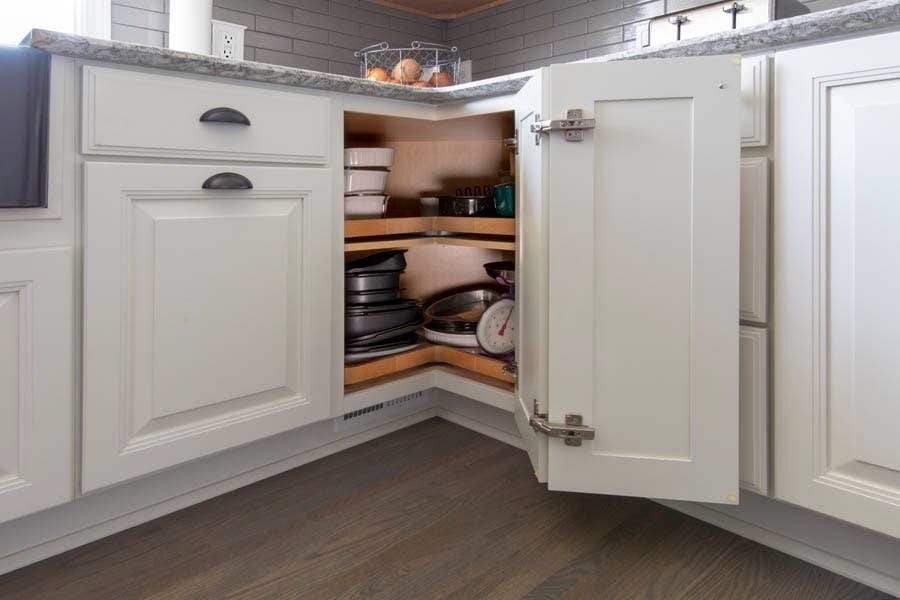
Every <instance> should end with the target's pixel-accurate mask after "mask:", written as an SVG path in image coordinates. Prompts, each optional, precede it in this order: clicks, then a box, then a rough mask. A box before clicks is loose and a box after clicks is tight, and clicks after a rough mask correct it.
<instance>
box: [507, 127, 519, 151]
mask: <svg viewBox="0 0 900 600" xmlns="http://www.w3.org/2000/svg"><path fill="white" fill-rule="evenodd" d="M503 147H504V148H506V149H507V150H512V151H513V152H515V153H516V154H519V130H518V129H516V134H515V136H514V137H511V138H505V139H504V140H503Z"/></svg>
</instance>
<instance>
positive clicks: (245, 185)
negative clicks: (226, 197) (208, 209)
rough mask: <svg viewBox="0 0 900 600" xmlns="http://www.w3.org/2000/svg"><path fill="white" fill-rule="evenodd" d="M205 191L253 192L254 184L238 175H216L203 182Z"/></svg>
mask: <svg viewBox="0 0 900 600" xmlns="http://www.w3.org/2000/svg"><path fill="white" fill-rule="evenodd" d="M203 189H204V190H252V189H253V183H251V181H250V180H249V179H247V178H246V177H244V176H243V175H239V174H237V173H216V174H215V175H213V176H212V177H210V178H209V179H207V180H206V181H204V182H203Z"/></svg>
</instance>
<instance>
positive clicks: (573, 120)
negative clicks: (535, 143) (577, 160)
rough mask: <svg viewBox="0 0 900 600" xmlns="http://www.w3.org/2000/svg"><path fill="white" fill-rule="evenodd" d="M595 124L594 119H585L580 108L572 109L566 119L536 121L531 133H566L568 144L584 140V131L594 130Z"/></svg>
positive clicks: (567, 112)
mask: <svg viewBox="0 0 900 600" xmlns="http://www.w3.org/2000/svg"><path fill="white" fill-rule="evenodd" d="M595 124H596V121H595V120H594V119H585V118H584V111H582V110H581V109H580V108H572V109H569V110H568V111H566V118H565V119H553V120H549V121H539V120H536V121H535V122H534V123H532V124H531V133H534V134H541V133H549V132H551V131H564V132H565V134H566V141H567V142H580V141H581V140H583V139H584V130H585V129H593V128H594V127H595Z"/></svg>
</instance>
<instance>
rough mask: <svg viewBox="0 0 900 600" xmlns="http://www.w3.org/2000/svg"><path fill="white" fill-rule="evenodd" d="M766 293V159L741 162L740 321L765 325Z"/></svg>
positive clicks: (758, 158) (767, 201)
mask: <svg viewBox="0 0 900 600" xmlns="http://www.w3.org/2000/svg"><path fill="white" fill-rule="evenodd" d="M768 289H769V159H768V158H765V157H757V158H744V159H742V160H741V319H743V320H746V321H752V322H754V323H765V322H766V319H767V318H768V302H769V298H768Z"/></svg>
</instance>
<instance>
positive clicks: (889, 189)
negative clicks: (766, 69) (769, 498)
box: [773, 33, 900, 537]
mask: <svg viewBox="0 0 900 600" xmlns="http://www.w3.org/2000/svg"><path fill="white" fill-rule="evenodd" d="M898 47H900V34H898V33H888V34H884V35H878V36H872V37H868V38H864V39H856V40H847V41H841V42H836V43H833V44H826V45H821V46H815V47H810V48H802V49H796V50H791V51H786V52H780V53H778V54H777V55H776V59H775V78H776V90H777V96H776V102H775V108H776V111H775V112H776V131H775V140H776V142H775V150H776V157H777V163H776V165H775V167H776V168H775V173H776V175H775V203H774V222H775V228H774V232H773V235H774V248H775V257H774V288H773V294H774V311H775V313H774V319H775V321H776V323H777V327H776V328H775V330H774V344H773V352H774V355H775V363H774V397H775V403H774V412H775V415H774V417H775V423H774V426H775V437H774V439H775V462H774V470H775V472H774V491H775V495H776V496H777V497H778V498H780V499H782V500H786V501H788V502H792V503H795V504H799V505H802V506H805V507H808V508H811V509H814V510H817V511H820V512H823V513H826V514H828V515H831V516H834V517H837V518H840V519H844V520H846V521H850V522H852V523H856V524H858V525H862V526H865V527H869V528H871V529H875V530H877V531H880V532H882V533H885V534H887V535H891V536H894V537H900V436H898V435H897V425H898V423H900V402H898V399H897V398H898V392H897V390H898V389H900V369H898V364H900V346H898V345H897V343H896V341H897V339H898V338H900V321H898V319H897V310H896V308H897V305H898V303H900V279H898V277H897V262H898V257H900V236H898V234H897V232H898V231H900V204H898V202H897V199H898V197H900V171H898V169H897V156H900V55H898V53H897V48H898Z"/></svg>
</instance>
